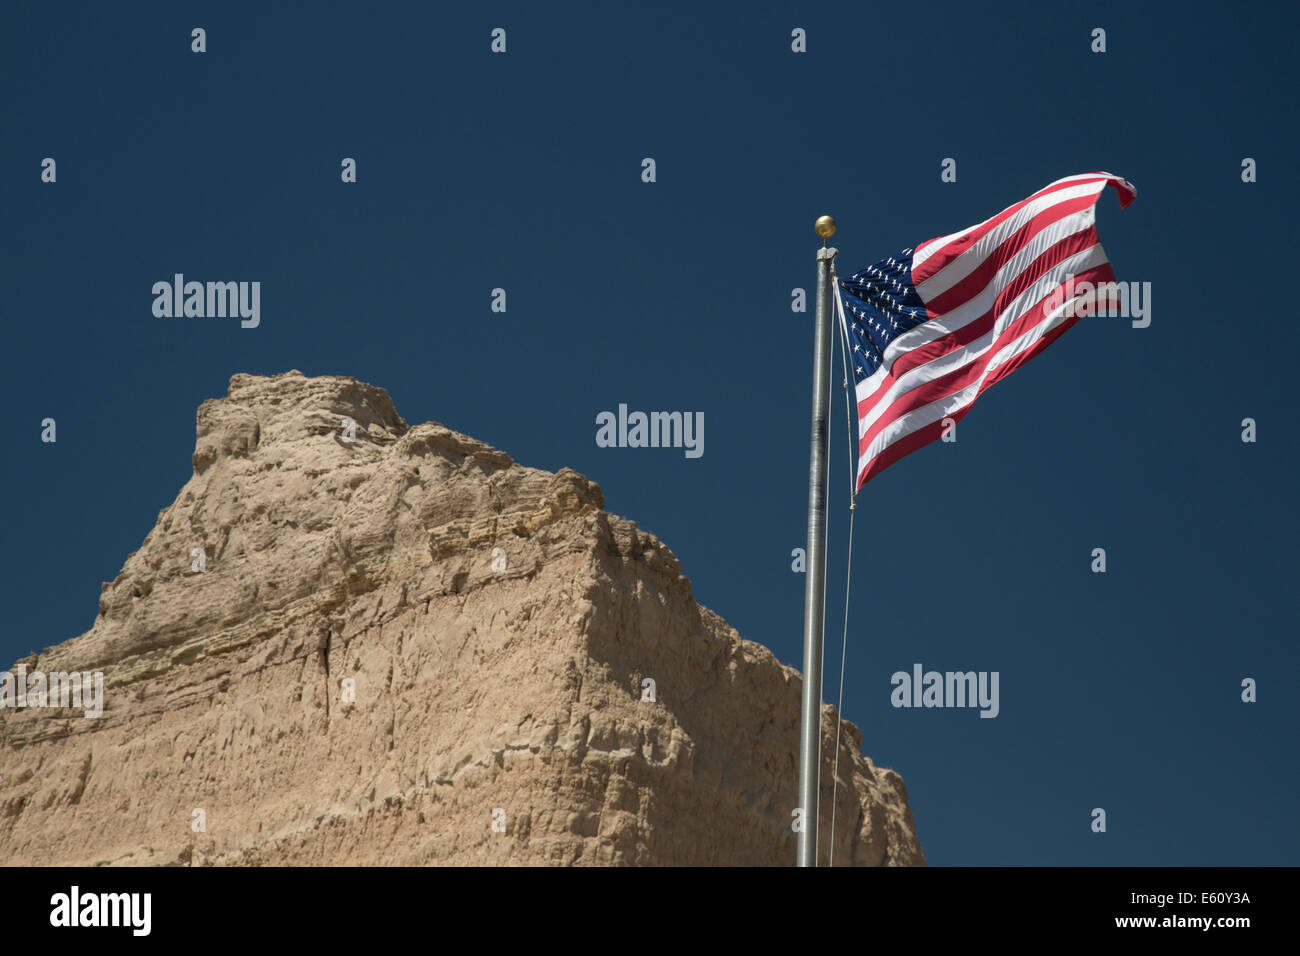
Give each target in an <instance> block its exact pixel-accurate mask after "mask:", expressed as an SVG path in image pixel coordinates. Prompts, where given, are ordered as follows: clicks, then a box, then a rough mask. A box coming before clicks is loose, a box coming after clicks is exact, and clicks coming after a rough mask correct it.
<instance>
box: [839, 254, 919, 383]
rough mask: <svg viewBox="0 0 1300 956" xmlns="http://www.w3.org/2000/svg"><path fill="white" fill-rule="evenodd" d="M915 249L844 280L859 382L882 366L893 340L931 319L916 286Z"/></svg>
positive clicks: (855, 377) (842, 288) (842, 286)
mask: <svg viewBox="0 0 1300 956" xmlns="http://www.w3.org/2000/svg"><path fill="white" fill-rule="evenodd" d="M912 252H913V250H911V249H904V250H903V251H902V252H900V253H899V254H898V255H896V256H890V257H889V258H888V259H884V260H881V261H880V262H877V263H876V264H875V265H874V266H867V268H865V269H863V270H862V271H861V272H859V273H857V274H855V275H853V276H850V277H849V278H847V279H841V280H840V293H841V295H842V297H843V299H844V318H845V319H846V320H848V324H849V342H850V343H851V347H852V350H853V354H852V356H851V357H850V360H849V361H850V363H851V364H852V365H853V381H854V382H855V383H857V382H861V381H862V380H863V379H865V378H869V377H870V376H871V374H872V373H873V372H875V370H876V369H878V368H879V367H880V363H881V362H882V361H884V352H885V349H886V347H888V345H889V343H890V342H892V341H894V339H896V338H898V337H899V336H900V335H902V334H903V333H904V332H906V331H907V330H908V329H913V328H916V326H918V325H920V324H921V323H922V322H924V321H926V319H928V318H929V316H928V315H927V313H926V311H925V303H923V302H922V301H921V297H920V295H918V294H917V291H916V289H915V288H913V287H912Z"/></svg>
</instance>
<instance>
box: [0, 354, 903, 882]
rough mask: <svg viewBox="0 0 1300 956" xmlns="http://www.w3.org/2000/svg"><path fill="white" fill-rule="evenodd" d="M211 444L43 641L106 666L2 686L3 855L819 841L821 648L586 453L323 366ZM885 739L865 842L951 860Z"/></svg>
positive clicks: (463, 858) (155, 859) (673, 854)
mask: <svg viewBox="0 0 1300 956" xmlns="http://www.w3.org/2000/svg"><path fill="white" fill-rule="evenodd" d="M344 418H351V419H353V420H354V421H355V422H356V429H355V441H354V442H349V441H346V440H345V439H346V437H347V436H345V435H344V434H343V433H342V432H341V429H340V424H341V421H342V420H343V419H344ZM193 464H194V473H193V475H192V476H191V478H190V479H189V481H188V482H187V483H186V485H185V486H184V487H183V488H182V489H181V491H180V494H179V496H178V497H177V498H176V500H175V501H174V502H173V503H172V504H171V506H170V507H168V508H166V509H165V510H164V511H163V512H162V513H161V514H159V516H158V522H157V524H156V526H155V527H154V528H153V530H152V531H150V532H149V535H148V536H147V537H146V538H145V540H144V543H143V544H142V545H141V546H140V549H139V550H138V551H136V552H135V553H134V554H132V555H131V556H130V557H129V558H128V559H127V561H126V564H125V565H124V566H123V568H122V571H121V573H120V574H118V576H117V579H116V580H114V581H113V582H112V583H108V584H105V585H103V589H102V595H101V597H100V602H99V614H98V617H97V618H96V620H95V623H94V626H93V627H92V628H91V629H90V630H89V631H87V632H86V633H85V634H82V635H81V636H80V637H77V638H74V639H72V640H70V641H67V642H65V643H63V644H60V645H58V646H56V647H52V648H48V649H46V650H45V651H43V652H41V653H40V654H33V655H31V656H30V657H29V658H28V659H26V660H25V661H21V662H18V663H20V664H25V665H26V667H27V669H28V671H29V672H30V671H35V670H42V671H45V672H56V671H73V670H76V671H83V672H86V671H103V673H104V675H105V688H106V690H105V695H104V712H103V716H101V717H99V718H97V719H86V718H84V717H83V716H82V715H81V714H80V713H74V712H73V711H65V710H48V709H46V710H41V709H39V708H28V709H25V710H13V709H6V710H3V711H0V863H3V864H6V865H30V864H77V865H93V864H109V865H141V864H144V865H166V864H172V865H175V864H181V865H185V864H189V865H204V864H217V865H249V864H290V865H315V864H354V863H355V864H461V865H465V864H469V865H476V864H489V865H490V864H542V865H569V864H595V865H601V864H656V865H789V864H791V863H792V862H793V860H794V842H795V837H794V834H793V833H792V832H791V828H790V823H791V810H792V808H793V804H794V801H795V790H796V764H797V755H798V736H797V731H798V715H799V694H800V683H801V681H800V677H799V674H798V672H797V671H796V670H794V669H793V668H791V667H787V666H785V665H783V664H781V663H780V662H779V661H777V660H776V658H775V657H774V656H773V655H772V654H771V653H770V652H769V651H768V650H767V649H766V648H764V647H762V646H760V645H758V644H754V643H752V642H750V641H745V640H742V639H741V638H740V636H739V635H738V634H737V633H736V631H735V630H733V629H732V628H730V627H728V626H727V624H726V622H724V621H723V620H722V619H721V618H720V617H718V616H717V615H716V614H714V613H713V612H711V611H709V610H707V609H706V608H703V607H701V606H700V605H698V604H697V603H696V602H695V601H694V600H693V598H692V596H691V584H690V581H689V580H688V579H687V578H686V577H685V576H684V575H683V574H682V571H681V566H680V565H679V563H678V561H677V559H676V558H675V557H674V556H673V554H672V552H671V551H669V550H668V548H667V547H665V546H664V544H663V543H662V542H660V541H659V540H657V539H656V538H655V537H654V536H653V535H650V534H647V533H646V532H644V531H641V530H640V529H638V528H637V527H636V525H635V524H633V523H632V522H631V521H628V520H626V519H623V518H619V517H616V516H615V515H611V514H607V513H606V512H605V511H604V499H603V497H602V495H601V492H600V489H599V488H598V487H597V486H596V485H595V484H593V483H592V482H590V481H588V480H587V479H586V478H584V477H582V476H581V475H579V474H577V473H576V472H573V471H571V470H569V469H563V470H561V471H560V472H559V473H557V474H551V473H549V472H544V471H539V470H536V469H533V468H525V467H523V466H521V465H518V464H516V463H515V462H514V461H512V460H511V459H510V457H509V456H507V455H506V454H504V453H502V452H500V451H497V450H496V449H494V448H491V447H489V446H487V445H485V444H483V443H481V442H478V441H475V440H474V439H472V438H468V437H466V436H464V435H460V434H457V433H456V432H453V431H450V430H449V429H447V428H444V427H442V426H441V425H438V424H434V423H428V424H424V425H418V426H415V427H413V428H412V427H409V426H408V425H407V424H406V423H405V422H404V421H403V420H402V419H401V417H400V416H398V414H397V411H396V409H394V407H393V403H392V401H391V400H390V399H389V397H388V393H387V392H386V391H384V390H383V389H381V388H375V387H372V386H370V385H366V384H364V383H362V382H358V381H356V380H354V379H351V378H345V377H334V376H329V377H320V378H306V377H304V376H303V375H302V374H301V373H300V372H296V371H293V372H288V373H285V374H283V375H277V376H274V377H262V376H254V375H236V376H234V378H232V379H231V381H230V389H229V393H228V395H227V396H226V397H225V398H221V399H214V400H210V401H206V402H204V403H203V404H202V406H201V407H200V408H199V410H198V440H197V444H196V447H195V450H194V457H193ZM196 548H202V549H204V552H205V555H206V570H203V571H196V570H193V564H194V561H195V558H194V556H193V553H194V549H196ZM494 549H500V551H495V550H494ZM503 556H504V563H505V569H504V570H501V563H502V557H503ZM10 670H11V671H12V670H14V668H13V667H11V668H10ZM646 678H651V679H653V680H654V682H655V700H653V701H649V700H645V699H643V698H644V697H645V696H646V695H645V694H643V686H644V685H643V681H644V680H645V679H646ZM353 697H354V699H352V698H353ZM823 717H824V723H823V733H824V739H825V743H824V745H823V755H824V770H823V780H824V781H825V786H824V788H823V797H822V801H823V802H822V806H823V811H824V813H825V817H824V823H823V832H824V836H823V839H822V857H823V860H824V858H825V853H826V848H827V846H828V845H829V834H828V833H826V830H827V829H828V827H829V817H830V814H829V809H830V803H829V801H830V797H831V787H830V777H831V761H832V757H833V754H832V747H833V731H834V724H833V720H834V711H833V709H832V708H830V707H826V708H824V711H823ZM861 744H862V741H861V734H860V733H859V731H858V730H857V728H856V727H854V726H852V725H851V724H847V723H846V724H845V725H844V734H843V741H842V745H841V751H840V781H841V785H840V787H839V796H838V800H839V804H838V810H837V827H836V829H837V832H836V833H835V835H834V838H835V841H836V862H837V864H838V863H853V864H856V865H868V866H877V865H891V866H897V865H921V864H924V862H925V860H924V856H923V855H922V851H921V847H920V844H919V843H918V841H917V838H916V834H915V828H914V826H913V822H912V814H911V811H910V810H909V808H908V804H907V795H906V790H905V788H904V786H903V781H902V779H901V778H900V777H899V776H898V774H896V773H894V772H893V771H892V770H885V769H883V768H880V767H876V766H874V765H873V764H872V763H871V761H870V760H868V759H867V758H865V757H864V756H862V755H861V752H860V748H861ZM199 810H201V811H202V817H201V819H202V821H203V828H202V829H201V830H198V829H196V828H197V823H196V821H197V820H199V819H200V817H199V816H198V815H196V811H199ZM501 811H503V812H501ZM494 812H495V815H494ZM494 820H495V822H496V824H497V826H498V827H504V830H503V831H502V832H496V831H494V829H493V824H494Z"/></svg>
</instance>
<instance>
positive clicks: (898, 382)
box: [836, 173, 1137, 488]
mask: <svg viewBox="0 0 1300 956" xmlns="http://www.w3.org/2000/svg"><path fill="white" fill-rule="evenodd" d="M1107 186H1114V187H1115V189H1116V191H1117V192H1118V193H1119V197H1120V208H1121V209H1122V208H1124V207H1126V206H1128V204H1129V203H1131V202H1132V201H1133V199H1134V198H1135V197H1136V196H1137V190H1136V189H1135V188H1134V187H1133V185H1132V184H1131V183H1129V182H1128V181H1127V180H1125V179H1121V178H1120V177H1118V176H1113V175H1111V174H1110V173H1086V174H1083V175H1080V176H1068V177H1066V178H1065V179H1060V180H1057V181H1056V182H1054V183H1052V184H1051V185H1050V186H1047V187H1046V188H1045V189H1041V190H1039V191H1038V192H1036V193H1034V194H1033V195H1032V196H1030V197H1029V198H1028V199H1025V200H1022V201H1021V202H1018V203H1016V204H1015V205H1014V206H1011V207H1009V208H1008V209H1005V210H1003V211H1002V212H1000V213H998V214H997V215H996V216H994V217H993V218H991V219H987V220H985V221H984V222H982V223H980V224H979V225H977V226H971V227H970V228H969V229H963V230H962V231H961V232H956V233H953V234H952V235H949V236H943V237H941V238H938V239H931V240H929V241H928V242H924V243H922V244H921V245H919V246H918V247H917V248H916V251H915V253H913V258H912V284H913V286H914V287H915V288H916V290H917V292H918V293H919V294H920V296H921V300H922V302H924V303H925V307H926V311H927V313H928V314H929V316H930V318H929V319H928V320H927V321H925V322H923V323H921V324H920V325H918V326H917V327H916V328H914V329H911V330H910V331H908V332H905V333H903V334H902V335H900V336H899V337H898V338H896V339H894V341H892V342H891V343H890V344H889V345H888V346H887V348H886V349H885V353H884V361H883V363H882V364H881V365H880V367H879V368H878V369H876V372H875V374H873V375H872V376H870V377H869V378H866V379H864V380H863V381H861V382H859V383H858V386H857V400H858V480H857V487H858V488H861V487H862V485H863V484H865V483H866V482H867V481H868V480H869V479H870V478H871V477H873V476H874V475H876V474H879V473H880V472H881V471H883V470H884V469H886V468H888V467H889V466H890V465H891V464H893V463H894V462H895V461H897V460H898V459H900V458H902V457H903V456H904V455H907V454H909V453H910V452H913V451H915V450H916V449H918V448H920V447H922V446H923V445H926V444H928V443H930V442H932V441H934V440H936V439H937V438H939V437H940V435H941V433H942V431H943V427H944V425H943V422H944V419H945V418H951V419H952V420H953V421H954V422H956V421H959V420H960V419H961V418H962V417H963V416H964V415H965V414H966V413H967V412H968V411H969V410H970V407H971V405H972V404H974V402H975V399H977V398H978V397H979V396H980V395H981V394H982V393H983V392H984V390H985V389H987V388H988V387H989V386H991V385H992V384H993V383H994V382H997V381H999V380H1000V379H1002V378H1004V377H1005V376H1007V375H1009V374H1010V373H1011V372H1012V371H1014V370H1015V369H1017V368H1019V367H1020V366H1021V365H1023V364H1024V363H1025V362H1027V361H1029V359H1031V358H1033V357H1034V356H1035V355H1037V354H1038V353H1039V352H1041V351H1043V349H1045V348H1047V346H1048V345H1050V344H1051V343H1052V342H1054V341H1055V340H1056V339H1057V338H1058V337H1059V336H1060V335H1061V334H1063V333H1064V332H1065V331H1066V329H1068V328H1069V327H1070V326H1071V325H1073V324H1074V323H1075V322H1077V321H1078V320H1079V319H1080V318H1082V315H1083V309H1081V308H1079V296H1078V295H1076V294H1075V293H1074V291H1073V288H1072V287H1067V282H1068V280H1069V279H1070V278H1071V277H1073V279H1074V281H1076V282H1083V281H1088V282H1092V283H1094V284H1097V283H1104V282H1113V281H1114V279H1115V276H1114V273H1113V272H1112V271H1111V268H1110V265H1109V263H1108V261H1107V259H1106V253H1105V250H1103V249H1102V247H1101V241H1100V240H1099V239H1098V237H1097V230H1096V226H1095V212H1096V210H1095V206H1096V203H1097V200H1098V198H1099V197H1100V196H1101V194H1102V192H1103V191H1104V190H1105V188H1106V187H1107ZM1058 290H1062V291H1061V292H1060V293H1058ZM838 292H839V290H838V287H837V288H836V298H837V304H838V306H839V309H840V320H841V321H844V315H843V304H842V303H839V302H838ZM1104 305H1105V303H1098V307H1099V308H1101V307H1104Z"/></svg>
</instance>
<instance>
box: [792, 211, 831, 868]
mask: <svg viewBox="0 0 1300 956" xmlns="http://www.w3.org/2000/svg"><path fill="white" fill-rule="evenodd" d="M816 229H817V235H819V236H821V237H822V248H820V249H818V250H817V326H816V332H815V338H814V340H813V408H812V448H811V452H810V455H809V464H808V553H807V562H808V564H807V566H808V577H807V580H806V581H805V582H804V598H803V714H802V718H801V723H800V731H801V734H800V740H799V804H800V806H801V807H802V809H803V829H802V830H801V831H800V832H799V841H798V844H799V853H798V864H799V866H816V865H817V796H818V789H819V782H820V781H819V777H820V770H821V762H822V746H821V744H822V736H821V730H822V720H821V717H822V626H823V623H824V621H823V615H824V611H825V608H824V605H825V601H826V590H825V581H826V414H827V404H828V395H827V392H828V387H829V384H830V377H831V263H832V262H834V261H835V256H836V255H837V254H838V251H839V250H837V249H835V248H834V247H831V248H829V249H828V248H827V247H826V240H827V239H829V238H830V237H831V236H833V235H835V220H834V219H832V218H831V217H830V216H822V217H821V218H819V219H818V220H817V225H816ZM833 838H834V835H833V834H832V839H833Z"/></svg>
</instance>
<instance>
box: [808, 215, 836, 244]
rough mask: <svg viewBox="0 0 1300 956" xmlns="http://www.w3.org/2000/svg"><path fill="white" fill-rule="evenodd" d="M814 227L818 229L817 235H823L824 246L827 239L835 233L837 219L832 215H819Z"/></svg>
mask: <svg viewBox="0 0 1300 956" xmlns="http://www.w3.org/2000/svg"><path fill="white" fill-rule="evenodd" d="M813 228H814V229H816V230H817V235H819V236H821V237H822V245H823V246H824V245H826V240H827V239H829V238H830V237H831V236H833V235H835V220H834V219H833V218H831V217H830V216H818V217H817V222H816V223H815V224H814V226H813Z"/></svg>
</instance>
